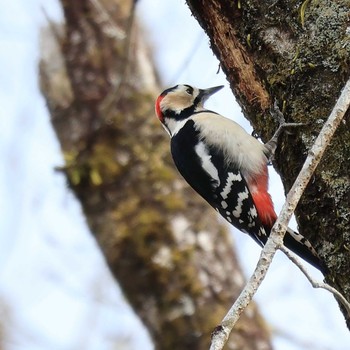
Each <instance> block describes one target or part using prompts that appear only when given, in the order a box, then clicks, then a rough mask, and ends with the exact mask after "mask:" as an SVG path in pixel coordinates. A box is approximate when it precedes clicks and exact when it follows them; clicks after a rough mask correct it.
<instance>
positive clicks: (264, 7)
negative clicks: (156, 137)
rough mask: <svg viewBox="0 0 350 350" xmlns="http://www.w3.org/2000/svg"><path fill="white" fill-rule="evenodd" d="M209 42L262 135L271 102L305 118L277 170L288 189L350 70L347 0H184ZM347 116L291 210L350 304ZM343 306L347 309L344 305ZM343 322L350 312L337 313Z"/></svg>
mask: <svg viewBox="0 0 350 350" xmlns="http://www.w3.org/2000/svg"><path fill="white" fill-rule="evenodd" d="M187 3H188V5H189V7H190V9H191V10H192V12H193V14H194V16H195V17H196V18H197V20H198V21H199V23H200V24H201V26H202V27H203V28H204V30H205V32H206V33H207V34H208V36H209V38H210V43H211V47H212V49H213V51H214V53H215V54H216V56H217V57H218V59H219V61H220V64H221V67H222V69H223V71H224V72H225V73H226V75H227V79H228V80H229V82H230V84H231V88H232V90H233V92H234V94H235V96H236V98H237V101H238V103H239V104H240V105H241V107H242V109H243V112H244V114H245V115H246V117H247V118H248V119H249V120H250V121H251V123H252V125H253V127H254V129H255V131H256V132H257V133H258V134H259V135H261V138H262V139H263V140H268V138H269V137H270V136H271V135H272V133H273V131H274V129H275V128H276V124H275V122H274V120H273V119H272V118H271V117H270V115H269V108H270V106H271V105H272V103H273V101H274V100H275V99H276V100H277V101H278V102H279V104H280V106H281V107H283V111H284V114H285V116H286V119H287V120H288V121H293V122H303V123H306V125H305V127H303V128H302V129H301V130H300V131H299V132H295V133H294V134H293V135H284V136H283V137H282V140H281V141H282V142H281V145H280V147H279V148H278V150H277V155H276V161H275V164H274V165H275V168H276V169H277V171H278V172H279V173H280V175H281V177H282V181H283V183H284V186H285V190H286V191H288V190H289V188H290V187H291V185H292V183H293V181H294V179H295V178H296V175H297V173H298V172H299V169H300V168H301V166H302V164H303V162H304V159H305V157H306V153H307V151H308V149H309V148H310V146H311V145H312V142H313V141H314V139H315V138H316V136H317V134H318V132H319V130H320V128H321V126H322V124H323V122H324V121H325V119H326V117H327V116H328V114H329V113H330V111H331V110H332V107H333V105H334V103H335V101H336V99H337V97H338V96H339V94H340V90H341V88H342V87H343V86H344V84H345V82H346V80H347V79H348V77H349V73H350V64H349V63H350V32H349V12H350V1H349V0H338V1H332V0H318V1H312V0H311V1H310V0H304V1H295V0H289V1H276V0H270V1H260V0H250V1H241V0H238V1H230V0H209V1H204V0H187ZM349 160H350V129H349V112H348V113H347V116H346V117H345V121H344V123H343V124H342V125H341V126H340V128H339V130H338V131H337V134H336V137H335V138H334V139H333V142H332V145H331V146H330V147H329V149H328V150H327V152H326V154H325V156H324V158H323V160H322V162H321V164H320V165H319V167H318V169H317V171H316V173H315V175H314V177H313V180H312V182H311V183H310V184H309V185H308V187H307V189H306V191H305V193H304V195H303V197H302V200H301V202H300V204H299V205H298V208H297V211H296V216H297V221H298V224H299V230H300V232H301V233H302V234H303V235H304V236H306V237H307V238H308V239H309V240H310V241H311V242H312V243H313V245H314V247H315V248H316V250H317V251H318V253H319V255H320V256H321V258H322V260H323V261H324V264H325V266H326V267H327V268H328V272H327V274H326V280H327V281H328V282H329V283H330V284H331V285H333V286H334V287H336V288H337V289H338V290H339V291H340V292H341V293H342V294H343V295H344V296H345V297H347V298H348V300H350V278H349V276H350V275H349V271H350V254H349V248H350V214H349V212H350V210H349V206H350V204H349V203H350V176H349V173H350V165H349V164H350V162H349ZM343 312H344V310H343ZM344 316H345V318H346V320H347V323H348V326H350V317H349V315H346V313H345V312H344Z"/></svg>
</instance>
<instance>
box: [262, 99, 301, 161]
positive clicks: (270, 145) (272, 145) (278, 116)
mask: <svg viewBox="0 0 350 350" xmlns="http://www.w3.org/2000/svg"><path fill="white" fill-rule="evenodd" d="M270 113H271V116H272V117H273V118H274V119H275V120H276V121H277V122H278V124H279V126H278V128H277V130H276V132H275V133H274V135H273V136H272V138H271V140H270V141H268V142H267V143H266V144H265V146H266V149H267V153H268V155H269V157H268V158H269V161H270V162H271V161H272V160H273V156H274V154H275V151H276V148H277V142H278V137H279V136H280V135H281V133H282V132H283V131H284V132H286V133H287V134H288V135H290V134H292V132H290V131H288V130H286V129H287V128H292V127H300V126H304V125H305V123H287V122H286V120H285V118H284V115H283V113H282V112H281V110H280V109H279V107H278V104H277V100H275V102H274V104H273V107H272V108H271V109H270Z"/></svg>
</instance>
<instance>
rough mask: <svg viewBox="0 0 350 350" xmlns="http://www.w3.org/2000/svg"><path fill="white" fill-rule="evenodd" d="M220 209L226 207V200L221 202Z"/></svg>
mask: <svg viewBox="0 0 350 350" xmlns="http://www.w3.org/2000/svg"><path fill="white" fill-rule="evenodd" d="M221 206H222V209H226V208H227V207H228V204H227V202H226V201H222V202H221Z"/></svg>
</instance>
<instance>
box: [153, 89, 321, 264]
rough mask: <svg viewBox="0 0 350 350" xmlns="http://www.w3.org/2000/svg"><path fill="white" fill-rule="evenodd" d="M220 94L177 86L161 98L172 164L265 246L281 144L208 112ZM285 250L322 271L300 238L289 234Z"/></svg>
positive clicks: (160, 114)
mask: <svg viewBox="0 0 350 350" xmlns="http://www.w3.org/2000/svg"><path fill="white" fill-rule="evenodd" d="M221 88H222V86H218V87H214V88H210V89H206V90H202V89H198V88H195V87H192V86H190V85H176V86H174V87H172V88H170V89H167V90H165V91H163V92H162V94H161V95H160V96H159V97H158V98H157V101H156V114H157V116H158V118H159V120H160V121H161V123H162V125H163V126H164V128H165V129H166V131H167V132H168V133H169V135H170V137H171V154H172V157H173V160H174V163H175V165H176V167H177V169H178V171H179V172H180V174H181V175H182V176H183V177H184V179H185V180H186V181H187V182H188V184H189V185H190V186H191V187H192V188H193V189H194V190H195V191H196V192H197V193H198V194H200V195H201V196H202V197H203V198H204V199H205V200H206V201H207V202H208V203H209V204H210V205H211V206H212V207H213V208H215V209H216V210H217V211H218V212H219V213H220V214H221V215H222V216H223V217H224V218H225V219H226V220H227V221H228V222H229V223H230V224H232V225H233V226H235V227H236V228H238V229H239V230H241V231H242V232H245V233H248V234H249V235H250V236H251V237H252V238H253V239H254V240H255V241H256V242H257V243H258V244H260V245H261V246H263V245H264V244H265V243H266V240H267V238H268V235H269V234H270V231H271V228H272V226H273V224H274V222H275V221H276V218H277V216H276V213H275V211H274V207H273V203H272V200H271V196H270V195H269V193H268V172H267V163H268V157H269V156H270V153H271V149H273V148H274V146H275V144H276V143H277V140H275V139H274V140H271V142H270V143H268V144H266V145H264V144H262V143H261V142H259V141H258V140H257V139H255V138H254V137H252V136H251V135H249V134H248V133H247V132H246V131H245V130H244V129H243V128H242V127H241V126H240V125H238V124H237V123H235V122H233V121H232V120H230V119H227V118H225V117H223V116H221V115H219V114H217V113H215V112H213V111H209V110H207V109H205V108H204V106H203V104H204V102H205V101H206V99H207V98H208V97H209V96H210V95H212V94H213V93H215V92H217V91H218V90H220V89H221ZM275 138H277V137H275ZM271 145H272V146H271ZM284 244H285V246H286V247H288V248H290V249H291V250H292V251H294V252H295V253H297V254H298V255H299V256H301V257H302V258H304V259H305V260H306V261H308V262H309V263H311V264H312V265H314V266H315V267H317V268H318V269H320V270H322V268H321V264H320V261H319V258H318V257H317V254H316V252H315V250H314V249H313V248H312V246H311V244H310V242H309V241H307V240H306V239H305V238H304V237H303V236H302V235H300V234H299V233H297V232H294V231H293V230H291V229H288V230H287V233H286V236H285V239H284Z"/></svg>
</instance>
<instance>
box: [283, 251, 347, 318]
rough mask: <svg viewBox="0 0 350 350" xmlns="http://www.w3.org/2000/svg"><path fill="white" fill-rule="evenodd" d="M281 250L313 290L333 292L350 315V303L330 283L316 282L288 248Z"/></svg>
mask: <svg viewBox="0 0 350 350" xmlns="http://www.w3.org/2000/svg"><path fill="white" fill-rule="evenodd" d="M280 250H281V251H282V252H283V253H284V254H286V256H287V257H288V258H289V259H290V260H291V261H292V262H293V263H294V264H295V265H296V266H297V267H298V268H299V270H300V271H301V272H302V273H303V274H304V275H305V277H306V278H307V279H308V280H309V282H310V283H311V285H312V287H313V288H322V289H325V290H328V292H331V293H332V294H333V295H334V296H335V297H336V298H337V299H338V300H339V301H340V302H341V303H342V304H343V305H344V307H345V309H346V311H347V312H348V314H349V315H350V303H349V302H348V301H347V300H346V299H345V297H344V296H343V295H342V294H341V293H340V292H338V291H337V290H336V289H335V288H333V287H332V286H330V285H329V284H328V283H324V282H319V281H316V280H315V279H314V278H313V277H312V276H311V275H310V273H309V271H308V270H307V268H306V267H305V266H304V265H303V263H302V261H301V260H300V259H299V258H298V257H297V256H296V255H295V254H294V253H293V252H292V251H290V250H289V249H288V248H286V247H285V246H282V247H281V248H280Z"/></svg>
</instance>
